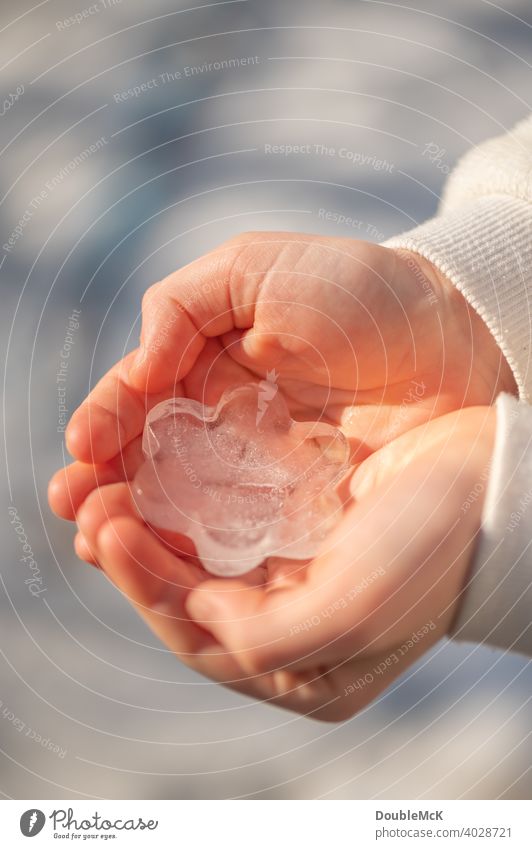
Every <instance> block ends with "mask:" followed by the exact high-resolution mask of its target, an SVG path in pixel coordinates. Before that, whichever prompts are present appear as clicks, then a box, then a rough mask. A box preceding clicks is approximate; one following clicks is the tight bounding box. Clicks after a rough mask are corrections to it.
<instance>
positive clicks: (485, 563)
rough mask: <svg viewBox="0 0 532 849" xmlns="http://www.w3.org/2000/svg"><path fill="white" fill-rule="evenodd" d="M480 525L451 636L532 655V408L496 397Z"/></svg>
mask: <svg viewBox="0 0 532 849" xmlns="http://www.w3.org/2000/svg"><path fill="white" fill-rule="evenodd" d="M496 406H497V430H496V436H495V447H494V452H493V457H492V462H491V469H490V476H489V482H488V489H487V492H486V500H485V502H484V509H483V514H482V526H481V529H480V533H479V539H478V543H477V547H476V551H475V555H474V558H473V564H472V568H471V572H470V575H469V578H468V581H467V584H466V586H465V587H464V590H463V601H462V605H461V607H460V610H459V613H458V616H457V619H456V621H455V623H454V627H453V633H452V634H451V636H452V637H453V638H454V639H455V640H467V641H470V642H475V643H484V644H486V645H489V646H495V647H496V648H501V649H506V650H508V651H515V652H521V653H522V654H526V655H528V656H532V533H531V527H532V407H531V406H530V405H528V404H524V403H523V402H519V401H517V399H516V398H513V397H512V396H511V395H499V397H498V399H497V404H496Z"/></svg>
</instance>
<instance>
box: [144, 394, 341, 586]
mask: <svg viewBox="0 0 532 849" xmlns="http://www.w3.org/2000/svg"><path fill="white" fill-rule="evenodd" d="M142 448H143V451H144V455H145V458H146V459H145V462H144V463H143V465H142V466H141V467H140V469H139V470H138V472H137V474H136V476H135V479H134V482H133V495H134V498H135V501H136V504H137V506H138V508H139V510H140V512H141V513H142V515H143V517H144V518H145V519H146V521H147V522H149V523H150V524H151V525H152V526H154V527H156V528H161V529H166V530H171V531H176V532H178V533H181V534H184V535H185V536H187V537H189V538H190V539H192V540H193V542H194V544H195V546H196V551H197V553H198V556H199V558H200V559H201V561H202V563H203V565H204V566H205V568H206V569H208V571H209V572H212V573H213V574H215V575H241V574H243V573H244V572H247V571H249V570H250V569H253V568H254V567H255V566H258V565H259V564H260V563H262V562H263V561H264V560H265V559H266V558H267V557H270V556H272V555H277V556H281V557H288V558H293V559H296V560H299V559H305V558H307V557H312V556H313V555H314V554H315V553H316V551H317V549H318V546H319V544H320V543H321V541H322V540H323V539H324V538H325V536H326V535H327V534H328V533H329V531H330V530H331V528H332V527H333V526H334V524H335V523H336V521H337V519H338V517H339V515H340V512H341V502H340V499H339V497H338V495H337V493H336V489H335V485H336V483H337V482H338V480H339V478H340V476H341V475H342V473H343V472H344V471H345V469H346V468H347V461H348V456H349V451H348V446H347V442H346V439H345V437H344V436H343V434H342V433H341V432H340V431H339V430H338V429H337V428H334V427H332V426H331V425H327V424H322V423H321V422H304V423H303V422H295V421H293V419H291V418H290V415H289V412H288V408H287V406H286V403H285V401H284V399H283V398H282V396H281V393H280V392H279V391H278V388H277V386H276V385H275V384H274V383H271V382H269V381H261V383H258V384H251V383H250V384H246V385H244V386H238V387H236V388H233V389H230V390H227V391H226V392H225V393H224V394H223V396H222V397H221V399H220V401H219V402H218V404H217V405H216V407H207V406H204V405H203V404H200V403H199V402H198V401H192V400H190V399H188V398H169V399H168V400H167V401H163V402H162V403H161V404H158V405H157V406H156V407H154V408H153V409H152V410H151V411H150V413H149V414H148V416H147V419H146V424H145V428H144V436H143V442H142Z"/></svg>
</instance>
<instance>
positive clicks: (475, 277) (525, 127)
mask: <svg viewBox="0 0 532 849" xmlns="http://www.w3.org/2000/svg"><path fill="white" fill-rule="evenodd" d="M384 244H385V246H386V247H391V248H405V249H406V250H410V251H414V252H415V253H418V254H421V255H422V256H424V257H425V258H426V259H428V260H429V261H430V262H432V263H433V264H434V265H435V266H436V267H437V268H439V269H440V270H441V271H442V272H443V273H444V274H445V275H446V276H447V277H448V278H449V279H450V280H451V282H452V283H453V284H454V285H455V286H456V287H457V288H458V289H459V291H460V292H461V293H462V294H463V295H464V297H465V298H466V300H467V301H468V302H469V304H470V305H471V306H472V307H473V308H474V309H475V310H476V311H477V312H478V313H479V315H480V316H481V318H482V319H483V320H484V321H485V323H486V324H487V326H488V327H489V329H490V330H491V332H492V334H493V336H494V337H495V339H496V341H497V343H498V345H499V347H500V348H501V350H502V351H503V353H504V355H505V356H506V359H507V360H508V363H509V365H510V367H511V368H512V370H513V373H514V377H515V380H516V383H517V386H518V388H519V394H520V397H521V398H522V399H524V400H527V401H532V367H531V365H530V363H529V357H530V351H531V350H532V321H531V302H532V117H530V118H527V119H526V120H525V121H522V122H521V123H519V124H518V125H517V126H516V127H515V128H514V129H513V130H512V132H510V133H508V134H507V135H505V136H501V137H498V138H495V139H490V140H489V141H487V142H485V143H484V144H482V145H480V146H478V147H476V148H473V149H472V150H470V151H469V152H468V153H467V154H466V155H465V156H464V157H463V159H462V160H461V161H460V162H459V163H458V165H457V166H456V168H455V169H454V171H453V172H452V174H451V175H450V176H449V178H448V180H447V184H446V187H445V192H444V196H443V199H442V203H441V205H440V209H439V212H438V214H437V215H436V217H435V218H432V219H430V220H429V221H427V222H425V224H422V225H421V226H419V227H416V228H415V229H414V230H410V231H409V232H407V233H403V234H402V235H399V236H395V237H394V238H392V239H389V240H388V241H387V242H385V243H384Z"/></svg>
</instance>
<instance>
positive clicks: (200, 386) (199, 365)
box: [183, 339, 250, 405]
mask: <svg viewBox="0 0 532 849" xmlns="http://www.w3.org/2000/svg"><path fill="white" fill-rule="evenodd" d="M249 380H250V373H249V371H248V370H247V369H245V368H243V367H242V366H241V365H239V364H238V363H236V362H234V360H232V359H231V357H229V356H228V355H227V352H226V351H225V350H224V348H223V346H222V345H221V343H220V342H219V340H217V339H209V340H208V341H207V343H206V344H205V347H204V348H203V350H202V351H201V353H200V354H199V355H198V358H197V360H196V362H195V363H194V368H193V370H192V371H191V372H190V374H189V375H188V376H187V377H186V378H185V379H184V380H183V387H184V393H185V395H186V396H187V398H194V399H195V400H197V401H201V403H203V404H209V405H212V404H216V403H217V402H218V401H219V399H220V396H221V395H222V393H223V392H224V390H225V389H227V387H228V386H235V385H237V384H239V383H248V382H249Z"/></svg>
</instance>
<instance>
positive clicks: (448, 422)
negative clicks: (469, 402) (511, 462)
mask: <svg viewBox="0 0 532 849" xmlns="http://www.w3.org/2000/svg"><path fill="white" fill-rule="evenodd" d="M483 429H484V431H486V429H487V428H486V413H484V412H483V411H482V410H480V411H479V410H476V409H475V410H471V411H464V412H462V413H457V414H455V416H451V417H446V418H445V419H438V420H437V421H435V422H434V423H432V424H430V425H428V426H426V427H423V428H418V429H417V430H416V431H411V432H410V433H408V434H405V435H404V436H403V437H401V438H400V439H398V440H396V441H395V442H393V443H391V444H390V445H387V446H386V447H385V448H383V449H382V450H381V451H379V452H376V453H375V454H373V455H372V456H371V457H370V458H369V459H368V460H367V461H365V462H364V463H362V464H361V465H360V466H359V467H358V469H357V470H356V472H355V474H354V476H353V477H352V478H351V483H350V496H351V497H350V499H349V500H348V501H346V505H345V514H346V515H345V518H344V520H343V525H342V524H341V525H340V526H339V528H338V530H337V531H336V532H335V537H336V539H334V540H332V541H331V548H332V549H334V551H335V564H334V566H333V567H332V568H333V572H334V573H338V574H341V572H342V569H345V565H342V564H345V560H346V557H345V552H344V550H343V549H345V548H346V545H347V546H348V548H349V550H350V551H351V550H352V545H353V543H352V542H351V541H350V539H349V533H350V531H349V528H350V525H351V524H354V523H353V519H352V518H351V515H350V514H352V516H356V515H357V513H356V512H353V511H360V510H361V509H362V510H365V511H366V513H367V516H366V517H365V518H364V517H363V519H362V522H363V525H364V528H365V534H366V536H367V537H368V539H373V542H374V540H375V539H379V535H380V534H381V533H382V532H381V528H380V524H381V522H382V517H381V515H380V514H381V513H383V512H384V515H388V516H391V515H395V514H397V515H398V519H399V524H400V526H404V525H405V524H407V523H409V522H410V524H412V523H413V527H414V528H417V525H418V524H419V523H421V524H423V516H422V515H421V512H422V509H423V508H422V509H421V510H420V506H419V503H420V502H419V499H421V503H422V504H423V505H425V504H427V503H428V502H429V501H430V499H432V505H430V504H428V507H427V510H428V511H429V515H432V514H433V513H434V512H435V508H434V504H437V506H438V524H439V525H442V522H443V526H444V527H445V521H446V520H447V521H448V524H449V526H450V525H451V524H452V522H453V521H454V519H455V516H454V513H453V511H452V510H451V511H450V513H449V516H448V519H446V514H445V506H444V505H442V503H441V502H442V500H443V499H444V497H445V493H446V492H447V491H448V490H449V489H450V488H451V487H450V486H449V481H451V482H453V483H454V482H455V478H456V470H457V469H458V468H460V469H461V468H462V467H463V465H464V457H465V458H466V460H468V459H469V460H470V462H471V465H472V469H471V472H470V474H469V477H468V476H466V478H465V481H464V482H463V484H462V485H463V487H464V488H465V490H466V491H467V490H468V488H469V489H470V488H471V485H472V484H471V482H472V480H476V476H477V475H478V471H479V469H480V468H482V467H483V466H484V465H485V462H486V459H487V457H488V456H489V442H488V443H487V444H485V443H484V442H483V439H482V437H481V436H480V437H479V434H481V433H482V431H483ZM472 437H474V440H475V441H474V442H473V443H471V439H472ZM129 451H130V452H131V456H129ZM135 453H136V454H137V456H134V454H135ZM138 462H140V455H139V454H138V446H137V448H133V445H132V446H131V447H130V449H129V450H128V456H126V457H125V458H124V465H123V467H122V471H120V469H119V468H117V469H116V474H115V478H116V482H114V483H111V482H109V483H107V484H105V485H103V486H100V487H99V488H95V489H94V490H93V491H92V493H91V494H90V495H89V496H88V497H87V498H86V499H85V502H84V504H83V507H82V508H81V510H80V511H79V513H78V522H79V526H80V529H81V532H82V533H83V535H84V545H86V546H87V547H88V548H89V549H90V551H91V552H92V556H93V557H94V558H96V559H97V560H98V561H99V562H100V563H101V564H102V568H103V569H104V570H105V572H106V574H108V576H109V577H110V578H111V580H113V581H114V582H115V583H116V584H117V586H118V587H119V589H121V590H122V592H124V593H125V594H126V595H127V596H128V597H129V599H130V600H131V601H132V603H133V604H134V606H135V607H136V609H137V610H138V612H139V613H140V615H141V616H142V617H143V618H144V619H145V620H146V622H147V624H148V625H149V626H150V627H151V628H152V630H153V631H154V632H155V633H156V634H157V635H158V636H159V637H160V638H161V640H162V641H163V642H164V643H165V644H166V645H167V647H168V648H169V649H171V650H172V651H174V652H175V653H176V654H177V655H178V656H179V657H180V659H181V660H183V661H184V662H185V663H187V664H188V665H190V666H192V667H193V668H195V669H197V670H198V671H200V672H202V673H203V674H205V675H207V676H209V677H210V678H212V679H214V680H216V681H221V682H223V683H225V684H227V685H228V686H230V687H233V688H234V689H236V690H238V691H240V692H243V693H247V694H249V695H253V696H255V697H258V698H261V699H266V700H271V701H273V702H275V703H277V704H280V705H282V706H284V707H288V708H290V709H293V710H297V711H300V712H309V711H311V712H312V713H313V715H315V716H318V717H319V716H323V717H324V718H327V719H338V718H342V717H344V716H346V715H351V714H352V713H353V712H354V711H356V710H358V709H359V708H360V707H362V706H363V705H364V704H366V703H367V702H368V701H370V700H371V699H373V698H374V697H375V696H376V695H377V694H378V693H379V691H380V690H382V689H383V688H384V687H386V686H387V685H388V684H389V683H390V679H392V680H393V677H395V676H396V675H397V674H399V673H400V672H401V671H402V670H403V669H404V668H405V666H407V665H409V664H410V663H412V662H414V661H415V660H416V658H417V657H418V656H419V654H420V653H421V652H423V651H425V650H426V649H427V648H429V647H430V645H431V644H433V643H434V642H435V641H436V640H437V639H439V638H440V637H441V636H442V635H443V634H444V633H445V631H446V629H447V627H448V625H449V621H450V618H451V617H452V608H451V611H450V612H449V611H447V613H446V615H445V616H440V615H439V614H440V609H441V608H446V607H449V601H453V600H454V599H455V598H456V596H457V593H458V590H459V585H460V583H461V581H462V580H463V569H464V564H466V563H467V556H468V550H469V548H470V545H471V539H469V537H471V538H472V533H471V531H470V529H469V530H468V528H467V527H465V525H463V526H462V532H461V533H459V534H457V537H456V539H455V541H454V542H453V543H452V544H448V546H447V550H446V552H445V562H443V561H441V558H440V560H439V561H437V562H435V563H434V564H433V565H432V566H430V567H427V566H426V565H425V567H424V568H425V571H424V572H421V573H420V574H419V575H417V571H418V570H417V569H416V568H413V567H416V566H417V564H418V563H419V562H425V564H426V561H427V559H428V558H429V557H430V556H431V554H432V553H433V552H432V549H433V548H434V546H435V547H436V548H437V547H438V546H437V545H435V543H434V540H433V539H432V537H427V539H423V540H422V541H421V549H420V550H416V551H415V554H414V557H413V558H412V556H411V555H410V554H408V553H406V552H404V557H403V564H402V566H401V562H397V563H395V564H394V569H393V570H390V572H389V573H388V574H387V576H386V577H385V578H383V580H382V581H381V583H380V585H378V586H377V590H376V596H375V597H374V598H372V597H371V593H372V591H369V592H368V591H366V596H365V597H363V598H361V599H360V602H357V608H356V610H354V611H351V613H350V616H351V617H353V620H354V621H356V619H357V617H361V618H362V619H364V612H365V611H367V610H370V609H371V608H372V606H373V605H374V604H375V601H376V600H377V601H378V600H379V599H380V600H381V603H380V607H381V610H380V612H379V616H378V617H377V618H374V619H372V618H371V617H370V618H369V624H368V623H366V625H365V628H364V631H363V636H362V637H361V634H360V633H359V632H358V631H357V630H353V628H352V627H342V626H340V628H339V635H338V638H335V639H334V640H330V641H327V640H326V641H325V642H326V643H327V645H326V648H325V650H322V649H321V648H320V650H319V651H317V650H316V649H315V648H314V647H313V646H312V645H309V646H307V647H305V648H303V649H302V650H301V651H300V657H298V661H297V663H295V664H294V663H290V664H288V665H287V663H286V661H284V660H283V658H282V657H281V658H280V657H279V655H278V654H276V652H278V651H279V648H278V645H279V636H278V634H277V630H278V629H281V633H285V634H286V632H287V630H288V627H289V623H293V622H296V623H297V622H298V620H299V619H300V618H302V614H298V613H297V605H298V603H299V602H298V601H297V596H298V593H300V592H301V591H303V592H307V593H308V588H309V587H311V586H312V583H313V581H315V580H316V575H319V574H320V573H322V576H323V577H322V578H320V580H321V581H322V583H323V586H322V587H320V602H319V603H320V605H321V607H323V606H325V604H326V599H327V593H328V592H329V594H330V592H332V596H331V597H332V598H334V597H335V592H337V591H334V590H332V591H330V590H329V588H328V579H327V569H328V568H330V567H329V566H328V564H327V555H325V557H324V556H323V555H322V556H321V557H320V558H318V559H317V560H316V561H314V562H312V563H305V564H303V563H298V562H294V561H281V560H275V561H273V560H270V561H268V562H267V564H266V565H265V566H264V567H262V568H259V569H256V570H254V571H253V572H251V573H249V574H248V575H247V576H245V578H244V579H240V580H238V581H228V580H226V579H213V578H212V576H209V575H208V574H207V573H205V572H204V570H203V569H202V568H201V566H200V565H199V564H197V562H195V560H194V558H193V557H192V556H190V555H191V549H190V548H188V549H187V546H186V544H185V545H183V540H177V539H175V538H172V536H171V535H170V534H166V535H164V536H161V535H160V534H159V533H158V532H156V531H153V530H152V529H150V528H148V527H147V526H146V525H145V524H144V523H143V522H142V521H141V520H140V519H139V517H138V515H137V513H136V511H135V508H134V507H133V505H132V502H131V498H130V494H129V486H128V483H127V481H126V480H125V479H124V478H125V477H127V476H128V475H130V474H131V473H133V472H134V471H135V469H136V467H137V466H138ZM416 465H417V467H418V470H417V471H416V472H415V473H414V479H416V475H417V474H418V473H419V468H420V467H421V468H422V469H423V470H424V472H423V474H424V476H425V477H427V476H426V475H425V470H426V469H427V468H430V470H431V473H432V474H435V475H436V477H438V475H440V474H441V469H442V467H443V469H444V470H445V474H446V476H447V477H446V479H445V481H442V482H441V483H440V486H439V488H437V490H436V493H435V494H434V493H432V492H429V496H428V497H427V496H425V495H424V494H423V493H421V492H420V486H421V484H420V483H419V480H418V482H417V484H416V487H417V491H415V492H414V494H415V495H416V496H419V499H416V501H415V502H414V501H413V502H412V506H411V507H410V506H409V505H408V504H407V506H406V510H405V506H404V505H405V488H407V489H408V486H409V476H410V477H411V476H412V471H411V470H412V468H415V467H416ZM126 466H127V467H128V469H127V470H126ZM108 471H110V467H109V468H108ZM471 476H472V477H471ZM408 494H409V496H410V497H411V496H412V493H408ZM407 501H408V499H407ZM372 502H373V504H372ZM375 503H378V505H379V515H378V516H377V515H376V511H375V509H374V505H375ZM366 505H367V506H366ZM401 511H403V514H402V515H401ZM473 512H474V511H472V513H471V514H470V515H469V516H468V521H471V522H472V523H473V525H472V527H473V526H474V521H475V519H474V516H473ZM442 516H443V520H442ZM358 521H359V522H360V521H361V520H360V519H359V520H358ZM405 533H406V535H407V537H408V540H409V543H410V534H411V532H410V531H409V530H408V528H405ZM464 533H465V537H464ZM357 534H358V537H357V542H358V545H359V546H360V547H363V545H364V538H363V537H364V533H360V531H358V532H357ZM414 536H415V534H414ZM464 540H467V544H464ZM395 545H397V548H398V550H399V551H401V540H400V538H399V537H398V536H397V533H396V532H394V546H395ZM424 547H425V548H426V551H425V548H424ZM418 548H419V543H418ZM178 549H179V551H178ZM373 556H375V555H373ZM348 559H352V558H351V556H350V557H349V558H348ZM377 559H378V557H377ZM412 559H413V563H412V562H411V560H412ZM440 561H441V562H440ZM448 562H451V563H453V568H452V569H448V568H447V564H448ZM367 569H368V566H367V565H365V566H364V565H361V566H360V569H359V574H358V575H357V574H356V573H355V574H353V575H352V576H351V578H350V583H351V584H353V583H354V584H356V582H357V580H360V578H361V577H364V576H365V575H366V574H367ZM412 571H413V573H414V578H413V579H412V577H411V572H412ZM442 577H443V580H444V585H445V593H444V594H443V598H440V597H438V605H439V607H438V608H437V609H436V611H434V608H433V607H432V606H431V601H430V592H431V590H430V588H431V587H432V585H433V584H436V585H437V584H438V581H441V580H442ZM335 578H336V574H335ZM416 585H419V586H420V587H421V590H422V600H421V605H420V606H419V608H418V607H415V606H414V605H413V603H412V600H413V599H415V598H416ZM203 588H205V589H207V591H209V592H212V591H213V590H214V591H215V592H216V593H217V594H218V595H221V596H222V597H223V596H224V593H227V594H228V595H229V596H232V597H233V598H234V597H235V594H236V597H237V599H238V598H239V596H241V597H242V601H241V602H240V601H238V604H241V605H242V609H241V610H240V611H239V613H238V616H240V617H242V619H243V620H244V622H246V621H249V622H250V623H252V622H253V619H254V617H257V615H258V613H257V609H256V608H255V607H252V608H251V609H249V608H247V607H246V605H247V604H248V601H247V600H246V593H247V592H250V593H256V594H258V595H259V596H260V603H261V604H269V607H270V608H271V609H270V610H268V611H265V612H267V614H268V615H267V619H268V626H267V637H265V638H264V639H257V637H256V636H254V637H252V643H253V641H255V642H256V643H258V645H259V659H258V660H256V659H254V658H253V653H254V652H255V653H256V648H254V647H253V644H252V645H251V652H250V646H249V645H240V646H238V645H237V644H236V643H235V642H234V640H235V637H234V636H233V635H232V631H234V629H235V623H236V622H237V619H238V616H235V615H231V616H229V615H228V616H227V617H226V618H225V619H224V617H223V615H222V616H221V617H220V620H219V621H217V622H216V623H214V626H212V623H209V625H208V626H207V628H204V627H201V625H199V624H198V623H197V621H195V620H194V619H191V617H190V615H189V610H188V606H189V598H190V594H191V592H192V593H193V595H194V596H195V597H197V594H198V592H201V591H202V590H203ZM438 592H439V593H440V595H441V586H440V587H438ZM292 595H294V596H295V598H296V602H295V603H293V602H292V601H291V598H292ZM383 598H390V599H392V601H391V602H390V604H392V608H393V611H394V612H393V613H391V614H387V611H386V609H384V610H383V609H382V599H383ZM292 603H293V606H294V610H291V611H290V610H289V613H288V619H286V618H285V619H284V620H283V621H282V622H281V623H277V622H276V621H275V620H276V617H277V615H281V616H286V614H285V613H283V611H285V608H286V607H287V606H288V608H290V605H291V604H292ZM254 604H255V602H253V605H254ZM377 606H378V605H377ZM403 607H404V610H406V611H407V614H406V616H405V615H404V614H399V613H398V612H397V611H398V610H399V611H401V610H402V609H403ZM431 611H432V612H431ZM431 616H432V618H433V619H434V620H435V621H437V622H438V626H437V628H435V629H434V630H433V631H431V632H430V633H429V634H428V636H427V638H426V639H424V640H423V641H422V643H420V645H419V646H417V647H415V648H414V649H413V650H412V651H411V652H409V654H408V656H407V657H405V658H404V659H401V660H400V662H399V663H398V664H397V665H395V664H394V668H393V670H392V671H391V673H390V674H388V675H386V676H383V677H381V678H378V677H376V676H375V675H373V674H372V673H371V670H375V668H377V667H378V666H379V664H382V663H383V662H385V661H386V659H387V658H389V657H390V653H393V651H394V649H395V648H396V647H397V646H399V645H400V644H401V642H402V641H403V640H404V639H405V638H406V636H408V634H410V633H411V632H412V631H413V630H415V629H416V628H418V627H420V625H423V623H425V622H427V621H428V619H429V618H430V617H431ZM366 618H367V617H366ZM383 622H384V625H383ZM240 631H241V632H242V629H240ZM276 646H277V648H275V647H276ZM265 648H266V655H267V658H268V659H267V660H266V663H265V662H264V649H265ZM250 656H251V657H252V658H253V659H252V660H251V661H250V659H249V658H250ZM368 671H369V672H370V675H371V677H373V679H374V680H373V681H371V682H370V684H368V685H366V684H364V685H363V686H362V687H360V686H359V687H358V688H357V689H354V688H352V692H351V693H350V695H349V698H348V699H346V698H344V697H341V694H342V693H343V692H345V691H346V688H349V687H350V686H351V684H352V682H356V681H359V680H360V679H363V678H364V676H365V675H366V674H367V673H368Z"/></svg>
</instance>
